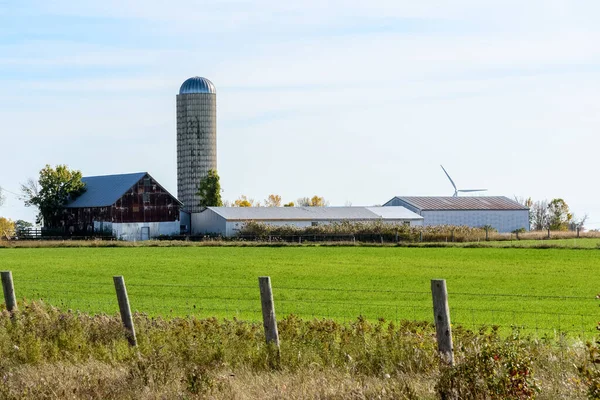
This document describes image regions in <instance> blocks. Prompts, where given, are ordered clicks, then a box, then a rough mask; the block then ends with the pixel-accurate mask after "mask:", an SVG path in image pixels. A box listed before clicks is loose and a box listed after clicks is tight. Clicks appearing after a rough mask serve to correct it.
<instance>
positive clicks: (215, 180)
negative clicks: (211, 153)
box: [196, 169, 223, 207]
mask: <svg viewBox="0 0 600 400" xmlns="http://www.w3.org/2000/svg"><path fill="white" fill-rule="evenodd" d="M196 194H197V195H198V197H200V203H199V204H198V205H199V206H200V207H222V206H223V201H222V200H221V183H220V182H219V174H217V171H216V170H214V169H209V170H208V173H207V174H206V176H205V177H203V178H202V179H200V184H199V185H198V192H197V193H196Z"/></svg>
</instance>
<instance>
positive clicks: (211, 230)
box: [192, 209, 423, 237]
mask: <svg viewBox="0 0 600 400" xmlns="http://www.w3.org/2000/svg"><path fill="white" fill-rule="evenodd" d="M252 221H253V222H259V223H264V224H268V225H271V226H286V225H287V226H295V227H298V228H307V227H310V226H312V223H313V222H317V223H318V224H319V225H329V224H331V223H334V222H338V223H339V222H342V221H343V220H318V221H312V220H261V219H254V220H252ZM354 222H361V220H354ZM383 222H384V223H387V224H393V223H397V224H402V223H404V222H408V223H410V225H411V226H421V225H423V220H422V219H419V220H411V221H407V220H400V219H399V220H392V219H386V220H383ZM245 223H246V221H240V220H231V221H228V220H226V219H225V218H224V217H223V216H221V215H219V214H217V213H216V212H214V211H213V210H211V209H206V210H204V211H203V212H200V213H193V214H192V235H204V234H218V235H223V236H226V237H231V236H235V235H237V234H238V233H239V230H240V229H241V228H242V227H243V226H244V224H245Z"/></svg>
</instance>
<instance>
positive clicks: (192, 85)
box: [179, 76, 217, 94]
mask: <svg viewBox="0 0 600 400" xmlns="http://www.w3.org/2000/svg"><path fill="white" fill-rule="evenodd" d="M190 93H213V94H216V93H217V89H215V85H214V84H213V83H212V82H211V81H209V80H208V79H206V78H202V77H200V76H194V77H192V78H190V79H188V80H186V81H185V82H183V84H182V85H181V87H180V88H179V94H190Z"/></svg>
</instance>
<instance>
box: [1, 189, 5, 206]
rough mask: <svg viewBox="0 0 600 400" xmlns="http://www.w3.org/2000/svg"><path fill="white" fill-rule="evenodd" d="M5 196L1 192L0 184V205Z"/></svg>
mask: <svg viewBox="0 0 600 400" xmlns="http://www.w3.org/2000/svg"><path fill="white" fill-rule="evenodd" d="M5 200H6V197H5V196H4V195H3V194H2V186H0V207H1V206H2V205H3V204H4V201H5Z"/></svg>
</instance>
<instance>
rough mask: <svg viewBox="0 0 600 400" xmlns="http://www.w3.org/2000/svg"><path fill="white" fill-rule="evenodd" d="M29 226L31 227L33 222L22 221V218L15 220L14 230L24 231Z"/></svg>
mask: <svg viewBox="0 0 600 400" xmlns="http://www.w3.org/2000/svg"><path fill="white" fill-rule="evenodd" d="M31 228H33V224H32V223H31V222H27V221H23V220H22V219H18V220H16V221H15V231H17V232H21V231H26V230H28V229H31Z"/></svg>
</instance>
